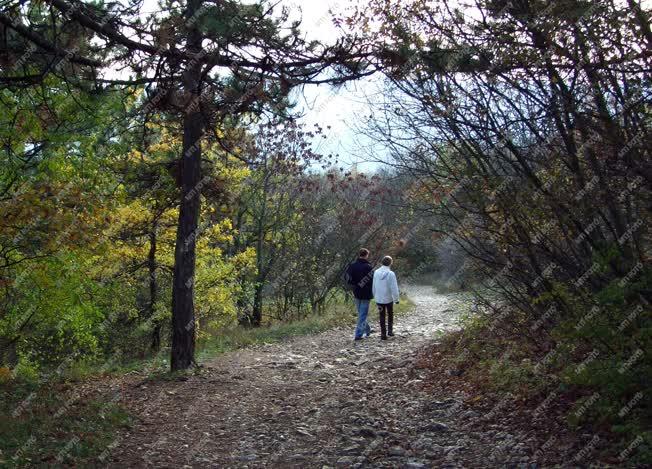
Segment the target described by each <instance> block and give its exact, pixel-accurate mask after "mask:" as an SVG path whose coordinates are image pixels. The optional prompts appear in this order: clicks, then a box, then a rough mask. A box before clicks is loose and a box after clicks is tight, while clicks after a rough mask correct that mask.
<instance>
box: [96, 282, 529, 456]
mask: <svg viewBox="0 0 652 469" xmlns="http://www.w3.org/2000/svg"><path fill="white" fill-rule="evenodd" d="M406 290H407V294H408V295H409V297H410V298H411V299H412V301H413V302H414V303H415V304H416V307H415V309H414V311H413V312H411V313H410V314H408V315H404V316H400V317H398V318H396V319H395V334H396V335H395V337H393V338H390V339H389V340H387V341H381V340H379V339H380V338H379V334H378V333H375V334H372V335H371V337H370V338H368V339H365V340H363V341H360V342H354V341H353V340H352V338H353V329H351V330H348V329H347V330H344V329H334V330H331V331H328V332H325V333H321V334H318V335H315V336H304V337H298V338H295V339H292V340H289V341H287V342H283V343H279V344H273V345H266V346H257V347H251V348H247V349H243V350H240V351H237V352H232V353H228V354H225V355H222V356H219V357H218V358H216V359H214V360H212V361H210V362H208V363H206V365H205V366H206V370H205V373H202V374H200V375H197V376H192V377H189V378H188V379H187V380H186V381H173V382H154V383H148V384H146V385H142V386H140V387H138V388H136V389H133V390H131V391H128V392H127V393H126V394H125V395H124V396H123V398H122V399H123V401H124V404H125V405H126V406H127V407H128V408H130V409H131V411H132V412H133V413H135V414H136V415H137V421H136V423H135V425H134V426H133V428H131V429H129V430H125V431H124V433H123V434H122V435H120V436H119V438H118V440H116V442H115V445H114V446H115V447H114V448H113V449H112V452H111V454H110V455H109V456H108V457H107V458H106V459H104V465H107V466H109V467H170V468H172V467H174V468H181V467H220V468H223V467H238V468H246V467H250V468H254V467H256V468H257V467H301V468H305V467H316V468H325V467H405V468H422V467H438V468H439V467H495V466H504V465H505V464H510V463H511V464H513V465H514V467H516V466H517V465H521V467H529V466H528V465H527V464H523V463H524V462H526V461H527V460H528V458H527V456H526V454H525V451H524V448H523V447H522V445H520V444H517V443H516V442H515V441H514V439H515V437H514V436H513V435H509V434H507V435H503V434H502V433H501V434H499V432H498V430H497V429H491V428H484V427H485V426H483V425H482V424H475V423H473V424H470V423H469V422H480V421H481V419H477V415H476V413H475V412H474V411H473V410H470V409H468V408H467V407H466V404H465V403H464V402H463V401H464V399H463V398H462V396H459V395H445V396H433V395H432V394H430V393H429V392H427V391H426V389H425V388H424V387H423V386H422V379H423V378H424V376H422V375H421V373H420V370H419V369H418V368H415V367H414V364H415V362H416V357H417V354H418V353H419V350H420V349H421V348H422V347H423V346H424V345H427V344H430V343H432V342H433V341H434V340H435V339H436V337H437V336H438V335H439V334H440V333H441V332H445V331H447V330H452V329H454V328H456V323H457V320H458V318H457V315H458V314H459V311H460V310H461V308H459V307H456V306H459V305H456V302H457V301H460V300H458V299H456V297H454V296H447V295H438V294H435V293H434V292H433V290H432V288H430V287H423V286H411V287H409V288H406ZM370 319H371V320H372V324H374V323H375V322H377V312H376V311H375V310H373V309H372V310H370ZM374 325H375V328H376V329H378V326H377V324H374ZM372 327H374V326H372ZM491 427H493V425H491ZM497 441H498V442H497ZM501 444H504V446H505V448H504V451H503V449H502V447H501ZM519 463H520V464H519ZM532 467H534V466H532Z"/></svg>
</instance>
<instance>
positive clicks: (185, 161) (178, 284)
mask: <svg viewBox="0 0 652 469" xmlns="http://www.w3.org/2000/svg"><path fill="white" fill-rule="evenodd" d="M201 3H202V0H189V2H188V11H187V17H188V19H190V18H192V17H193V15H194V14H195V12H196V11H197V10H198V9H199V8H200V7H201ZM187 44H188V50H189V51H190V52H192V53H195V54H199V53H201V35H200V33H199V31H198V30H197V29H196V28H195V27H192V28H191V30H190V31H189V33H188V42H187ZM197 62H199V61H197ZM200 80H201V64H200V63H192V62H191V63H190V64H189V65H188V68H187V69H186V71H185V73H184V77H183V82H184V89H185V91H186V92H187V93H188V94H189V95H191V102H189V103H188V105H187V108H186V111H185V115H184V118H183V154H182V155H181V161H180V164H179V169H180V182H181V203H180V206H179V223H178V226H177V239H176V247H175V251H174V278H173V285H172V353H171V360H170V364H171V368H172V371H175V370H183V369H186V368H189V367H190V366H191V365H192V364H193V363H194V354H195V306H194V292H195V290H194V279H195V247H196V237H197V235H198V233H197V227H198V224H199V208H200V194H199V187H198V185H199V182H200V181H201V147H200V139H201V136H202V121H203V119H202V115H201V110H200V106H199V98H200V93H201V85H200Z"/></svg>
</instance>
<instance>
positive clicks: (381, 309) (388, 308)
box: [378, 303, 394, 337]
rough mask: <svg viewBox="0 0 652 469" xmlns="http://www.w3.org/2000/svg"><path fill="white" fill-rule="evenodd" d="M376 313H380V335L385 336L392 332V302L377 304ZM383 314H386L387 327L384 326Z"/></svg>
mask: <svg viewBox="0 0 652 469" xmlns="http://www.w3.org/2000/svg"><path fill="white" fill-rule="evenodd" d="M378 313H379V314H380V336H381V337H387V334H388V333H389V334H390V335H391V334H393V333H394V330H393V327H394V303H387V304H384V305H378ZM385 314H387V327H385Z"/></svg>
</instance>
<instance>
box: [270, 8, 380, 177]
mask: <svg viewBox="0 0 652 469" xmlns="http://www.w3.org/2000/svg"><path fill="white" fill-rule="evenodd" d="M360 1H362V2H364V0H360ZM282 4H283V5H286V6H288V7H291V8H292V9H293V14H297V15H298V14H299V11H300V14H301V17H302V20H303V21H302V28H301V30H302V31H303V32H304V34H306V36H307V38H308V39H315V40H319V41H321V42H326V43H329V42H331V43H332V42H333V41H334V40H335V39H336V38H337V36H338V34H339V32H338V30H337V28H336V27H335V26H334V25H333V23H332V21H331V18H332V16H331V13H329V11H333V12H335V13H338V12H343V11H345V8H346V7H347V6H349V5H351V1H350V0H323V1H322V0H284V1H283V3H282ZM378 81H379V77H370V78H366V79H361V80H358V81H354V82H350V83H347V84H346V85H344V86H341V87H338V88H335V87H332V86H329V85H319V86H317V85H308V86H305V87H303V88H302V89H297V90H296V91H295V92H294V93H293V95H291V97H293V98H294V99H295V100H296V102H297V110H298V111H300V112H301V114H302V115H303V117H302V118H301V119H300V121H301V122H303V123H304V124H306V125H307V126H312V125H313V124H314V123H318V124H319V125H320V126H322V127H323V128H324V129H325V133H326V136H327V138H326V139H325V140H324V141H323V142H321V143H320V144H319V145H318V146H317V148H316V149H317V151H319V152H320V153H324V154H329V153H332V154H337V155H338V156H339V160H340V164H339V166H342V167H344V168H345V169H347V170H348V169H351V168H352V167H353V166H354V165H355V167H356V169H357V170H359V171H368V170H373V169H374V168H375V167H376V166H377V165H376V164H374V163H367V162H365V160H369V159H370V158H369V152H370V151H371V147H372V146H373V142H370V141H369V140H368V139H367V138H366V137H365V136H364V135H361V134H359V133H358V132H357V131H356V130H355V127H356V125H357V124H360V123H362V122H363V121H364V119H365V116H368V115H369V113H370V109H369V106H368V105H367V104H366V102H367V99H368V96H370V95H373V93H374V90H375V89H376V88H377V84H378ZM327 126H330V129H327V128H326V127H327Z"/></svg>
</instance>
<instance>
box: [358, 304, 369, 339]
mask: <svg viewBox="0 0 652 469" xmlns="http://www.w3.org/2000/svg"><path fill="white" fill-rule="evenodd" d="M369 301H370V300H359V299H357V298H356V299H355V308H356V309H357V310H358V324H357V326H355V338H356V339H358V338H362V336H363V335H365V334H367V335H369V333H370V332H371V327H369V323H367V315H368V314H369Z"/></svg>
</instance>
